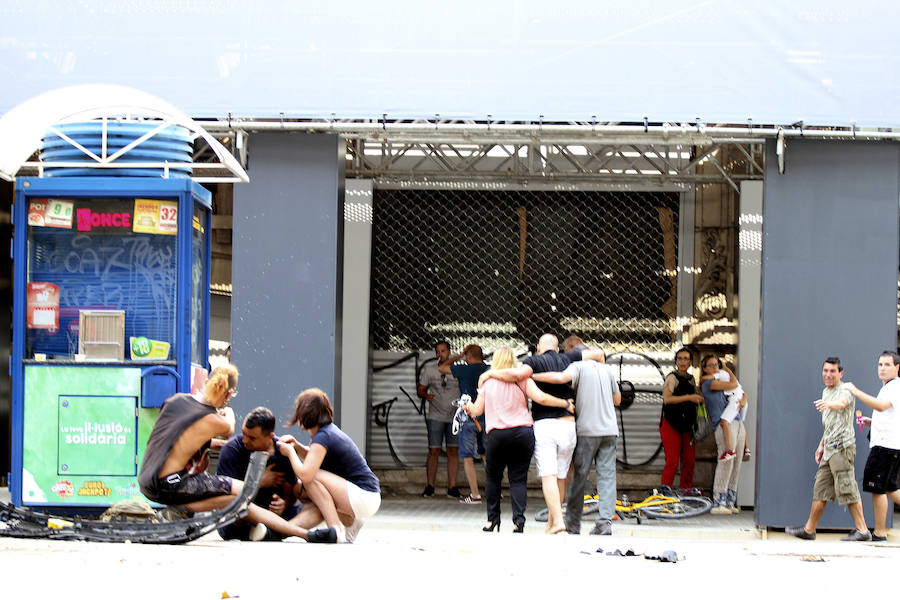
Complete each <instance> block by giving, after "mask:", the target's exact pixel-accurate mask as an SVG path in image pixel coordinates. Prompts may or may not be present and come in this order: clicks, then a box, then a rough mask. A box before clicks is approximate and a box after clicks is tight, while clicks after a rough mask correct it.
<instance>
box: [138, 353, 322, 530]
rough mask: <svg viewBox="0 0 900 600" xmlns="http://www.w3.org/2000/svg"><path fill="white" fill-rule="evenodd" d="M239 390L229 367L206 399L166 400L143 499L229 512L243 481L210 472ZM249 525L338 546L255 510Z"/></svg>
mask: <svg viewBox="0 0 900 600" xmlns="http://www.w3.org/2000/svg"><path fill="white" fill-rule="evenodd" d="M237 384H238V371H237V369H236V368H235V367H234V366H233V365H226V366H224V367H219V368H217V369H215V370H214V371H213V372H212V373H211V374H210V377H209V379H208V380H207V382H206V386H205V387H204V389H203V395H202V396H192V395H190V394H176V395H174V396H172V397H171V398H169V399H168V400H166V402H165V404H163V407H162V410H161V411H160V413H159V417H158V418H157V420H156V425H154V427H153V431H152V432H151V434H150V439H149V440H148V441H147V449H146V451H145V452H144V461H143V463H142V464H141V470H140V473H139V474H138V482H139V483H140V485H141V492H142V493H143V494H144V496H146V497H147V498H148V499H150V500H153V501H154V502H159V503H162V504H169V505H174V506H179V507H183V508H186V509H188V510H190V511H194V512H203V511H208V510H214V509H217V508H223V507H225V506H228V504H229V503H231V501H232V500H234V499H235V498H236V497H237V496H238V495H239V494H240V493H241V490H242V489H243V482H242V481H239V480H237V479H232V478H231V477H225V476H221V475H210V474H209V473H207V472H206V467H207V466H208V465H209V457H208V456H207V453H208V451H209V446H210V440H212V438H214V437H216V436H226V437H227V436H229V435H231V434H232V433H233V432H234V415H233V413H231V411H227V412H225V411H224V409H225V407H226V406H227V404H228V401H229V400H230V399H231V398H232V397H233V396H235V395H236V394H237ZM247 519H248V520H249V521H251V522H253V523H259V524H262V525H264V526H265V527H266V528H268V529H270V530H272V531H275V532H277V533H280V534H281V535H283V536H297V537H301V538H303V539H305V540H307V541H309V542H326V543H329V542H330V543H334V542H336V541H337V539H336V536H335V534H334V530H332V529H324V530H316V531H313V532H308V531H307V530H306V529H303V528H302V527H298V526H297V525H294V524H292V523H289V522H288V521H285V520H284V519H282V518H281V517H280V516H278V515H276V514H275V513H273V512H271V511H268V510H266V509H264V508H262V507H260V506H257V505H255V504H251V505H250V508H249V512H248V514H247ZM262 532H263V534H264V533H265V530H262Z"/></svg>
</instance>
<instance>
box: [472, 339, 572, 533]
mask: <svg viewBox="0 0 900 600" xmlns="http://www.w3.org/2000/svg"><path fill="white" fill-rule="evenodd" d="M517 366H518V361H516V356H515V354H513V351H512V349H510V348H507V347H503V348H498V349H497V350H496V351H494V360H493V362H492V364H491V371H494V370H499V369H508V368H513V367H517ZM491 371H488V372H487V373H485V374H484V375H482V385H481V387H480V388H479V389H478V399H477V400H475V402H474V403H469V404H468V405H466V412H468V413H469V414H470V415H473V416H477V415H480V414H482V413H484V418H485V422H486V428H487V436H486V438H485V443H484V445H485V449H486V450H487V453H486V457H485V459H486V464H485V467H484V471H485V485H484V488H485V489H484V491H485V498H486V500H487V518H488V524H487V525H485V526H484V527H483V528H482V530H483V531H494V530H497V531H499V530H500V481H501V479H503V471H504V470H505V469H508V470H509V473H508V476H509V494H510V497H511V498H512V510H513V523H514V524H515V529H513V533H522V532H523V531H524V530H525V501H526V498H527V490H526V483H527V481H528V466H529V465H530V464H531V456H532V454H534V428H533V425H534V421H533V420H532V418H531V411H529V410H528V398H529V397H530V398H531V399H532V400H534V401H535V402H538V403H540V404H545V405H548V406H560V407H563V408H565V407H568V408H569V410H570V411H573V412H574V410H575V407H574V405H573V404H572V403H571V401H568V400H562V399H560V398H556V397H554V396H551V395H549V394H545V393H544V392H542V391H540V390H539V389H538V387H537V385H535V383H534V381H532V380H531V379H526V380H525V381H522V382H519V383H512V382H506V381H501V380H499V379H494V378H491V377H490V372H491ZM526 395H527V396H526Z"/></svg>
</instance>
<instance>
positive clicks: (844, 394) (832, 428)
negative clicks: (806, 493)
mask: <svg viewBox="0 0 900 600" xmlns="http://www.w3.org/2000/svg"><path fill="white" fill-rule="evenodd" d="M843 376H844V367H842V366H841V359H840V358H838V357H837V356H829V357H828V358H826V359H825V364H824V365H822V381H824V382H825V389H824V390H823V391H822V397H821V398H819V399H818V400H816V401H815V402H814V403H813V404H814V405H815V407H816V410H818V411H819V412H820V413H822V426H823V428H824V430H825V433H824V435H822V439H821V440H820V441H819V446H818V447H817V448H816V453H815V459H816V464H817V465H819V469H818V470H817V471H816V482H815V484H814V485H813V501H812V505H811V506H810V509H809V519H808V520H807V521H806V524H805V525H801V526H800V527H786V528H785V530H784V531H785V532H786V533H788V534H790V535H792V536H794V537H798V538H800V539H804V540H814V539H816V525H818V523H819V519H820V518H822V513H823V512H825V505H826V504H827V503H828V502H834V501H837V502H838V504H844V505H846V506H847V508H848V509H849V510H850V515H851V516H852V517H853V523H854V524H855V525H856V529H855V530H854V531H851V532H850V535H847V536H844V537H842V538H841V541H843V542H865V541H868V540H869V539H871V537H872V536H871V535H869V529H868V528H867V527H866V521H865V519H864V518H863V509H862V501H861V500H860V497H859V487H858V486H857V485H856V477H855V475H854V472H853V461H854V460H855V459H856V435H855V434H854V432H853V420H854V415H853V406H854V403H853V396H851V395H850V391H849V389H848V388H847V385H846V384H844V383H841V378H842V377H843Z"/></svg>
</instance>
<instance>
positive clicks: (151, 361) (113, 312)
mask: <svg viewBox="0 0 900 600" xmlns="http://www.w3.org/2000/svg"><path fill="white" fill-rule="evenodd" d="M120 125H121V127H120ZM61 127H62V128H63V132H64V134H65V136H66V137H69V138H71V139H74V140H76V141H77V142H78V143H79V144H80V145H83V146H84V147H87V148H89V149H90V148H92V147H93V148H94V151H96V152H98V153H99V152H100V149H99V147H98V146H99V144H100V131H99V124H98V123H87V124H75V125H70V126H61ZM103 127H104V128H106V130H105V131H103V137H104V140H103V142H104V143H106V144H108V145H110V146H112V147H113V149H108V150H107V151H109V152H112V151H114V148H115V144H116V143H118V147H119V148H123V147H124V146H126V145H127V144H129V143H130V142H132V141H133V140H134V139H135V138H137V137H139V136H141V135H143V134H144V133H145V132H146V131H147V128H148V127H151V126H148V125H142V124H139V123H138V124H135V123H123V124H111V123H110V124H106V123H104V124H103ZM164 133H165V134H166V135H167V136H168V138H167V139H166V136H156V137H155V138H153V140H150V141H149V142H142V143H141V144H139V145H137V146H135V147H134V148H133V149H131V150H129V151H128V153H126V154H125V155H124V159H125V160H120V161H119V162H120V164H121V165H124V166H120V167H119V168H116V169H77V168H65V167H62V168H59V169H58V170H53V171H50V170H49V169H48V171H49V172H45V173H43V175H44V176H43V177H33V178H19V179H17V180H16V183H15V206H14V208H13V217H14V240H13V258H14V301H13V350H12V357H11V364H10V368H11V371H12V440H11V441H12V471H11V473H10V492H11V495H12V501H13V503H14V504H16V505H18V506H22V505H25V506H39V507H55V508H71V509H77V508H80V507H88V508H96V507H104V506H109V505H110V504H113V503H115V502H117V501H119V500H126V499H134V498H143V497H142V496H141V495H140V490H139V488H138V485H137V470H138V468H139V466H140V463H141V460H142V455H143V449H144V447H145V445H146V442H147V438H148V436H149V434H150V431H151V430H152V428H153V425H154V423H155V419H156V416H157V414H158V410H159V407H160V406H161V405H162V403H163V401H164V400H165V399H166V398H167V397H169V396H170V395H172V394H174V393H176V392H188V391H191V390H192V389H197V388H199V387H200V386H202V383H203V382H204V381H205V379H206V369H207V364H208V339H209V277H210V268H209V265H210V235H209V232H210V219H211V194H210V192H209V191H208V190H206V189H205V188H203V187H202V186H201V185H200V184H198V183H197V182H195V181H193V180H192V179H191V174H190V169H189V168H183V167H182V168H180V169H179V168H177V167H176V168H172V169H169V168H168V167H166V168H164V169H148V168H140V167H139V166H138V167H135V168H131V167H129V166H128V164H127V163H128V161H131V162H133V163H135V164H139V163H147V162H148V161H150V160H154V161H156V162H159V161H160V160H167V161H171V162H172V163H173V164H176V165H179V164H180V165H184V164H185V163H189V162H190V158H191V157H190V154H189V152H190V149H191V145H190V136H189V135H188V134H189V132H188V131H187V130H185V129H183V128H180V127H178V126H174V125H173V126H170V127H169V128H168V129H167V130H166V131H165V132H164ZM117 136H118V137H117ZM117 139H118V142H117V141H116V140H117ZM92 145H93V146H92ZM63 146H67V147H68V148H69V149H70V150H71V144H59V140H58V138H56V137H54V136H49V137H47V138H45V139H44V143H43V146H42V149H41V152H42V157H44V159H45V160H49V159H50V158H56V159H57V160H59V157H58V156H54V155H53V152H65V150H64V149H63ZM63 158H64V157H63ZM98 174H99V175H101V176H97V175H98Z"/></svg>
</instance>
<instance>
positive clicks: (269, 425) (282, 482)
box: [216, 406, 301, 541]
mask: <svg viewBox="0 0 900 600" xmlns="http://www.w3.org/2000/svg"><path fill="white" fill-rule="evenodd" d="M274 431H275V415H273V414H272V411H271V410H269V409H268V408H265V407H263V406H259V407H257V408H254V409H253V410H252V411H250V413H249V414H248V415H247V417H246V418H245V419H244V423H243V425H242V426H241V434H240V435H236V436H234V437H233V438H231V439H230V440H228V443H226V444H225V446H224V447H223V448H222V451H221V453H220V454H219V462H218V464H217V465H216V474H217V475H226V476H228V477H232V478H235V479H243V478H244V474H245V473H246V472H247V466H248V465H249V464H250V455H251V454H252V453H253V452H255V451H262V452H266V453H268V454H269V460H268V463H267V464H266V472H265V474H264V475H263V478H262V481H261V482H260V484H259V491H258V492H257V493H256V498H254V500H253V504H256V505H257V506H260V507H262V508H264V509H267V510H269V511H270V512H273V513H275V514H276V515H279V516H281V518H282V519H285V520H290V519H292V518H293V517H294V516H295V515H296V514H297V513H298V512H299V510H300V504H299V503H298V502H297V499H298V498H299V497H300V492H301V485H300V483H299V482H298V481H297V477H296V476H295V475H294V471H293V469H292V468H291V463H290V461H289V460H288V459H287V458H286V457H285V456H282V454H281V453H280V452H276V451H275V442H276V441H277V439H278V438H277V437H276V436H275V433H274ZM219 535H221V536H222V539H225V540H232V539H239V540H251V539H252V540H254V541H256V540H257V539H265V540H269V541H278V540H281V539H283V537H284V536H282V535H280V534H278V533H276V532H274V531H268V532H266V530H265V528H264V527H263V526H261V525H258V524H257V525H256V526H255V527H254V522H253V521H251V520H250V519H247V518H245V519H243V520H241V521H238V522H236V523H232V524H231V525H227V526H225V527H222V528H220V529H219Z"/></svg>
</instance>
